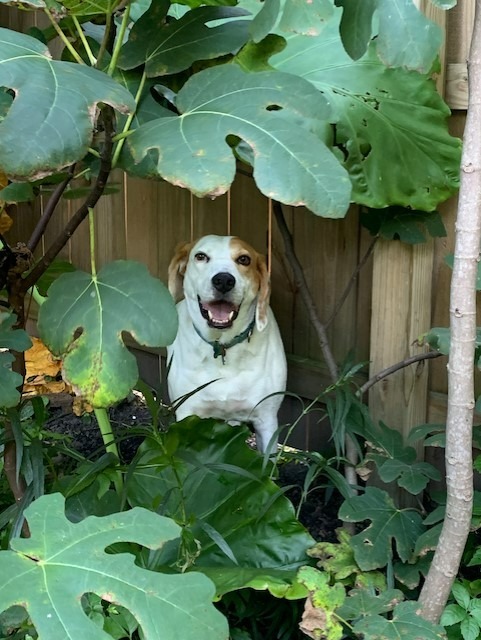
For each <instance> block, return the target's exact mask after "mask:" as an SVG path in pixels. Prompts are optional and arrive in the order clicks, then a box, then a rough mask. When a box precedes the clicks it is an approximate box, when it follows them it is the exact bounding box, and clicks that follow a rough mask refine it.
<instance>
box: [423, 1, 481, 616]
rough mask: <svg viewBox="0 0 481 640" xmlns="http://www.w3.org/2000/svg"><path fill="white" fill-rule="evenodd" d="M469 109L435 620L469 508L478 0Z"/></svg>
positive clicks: (480, 94) (428, 589)
mask: <svg viewBox="0 0 481 640" xmlns="http://www.w3.org/2000/svg"><path fill="white" fill-rule="evenodd" d="M468 88H469V93H468V111H467V116H466V126H465V129H464V136H463V153H462V157H461V182H460V190H459V205H458V212H457V216H456V224H455V234H456V241H455V249H454V264H453V273H452V278H451V290H450V301H449V307H450V309H449V315H450V329H451V346H450V351H449V362H448V413H447V419H446V450H445V462H446V490H447V500H446V515H445V518H444V522H443V527H442V530H441V534H440V536H439V541H438V544H437V547H436V551H435V553H434V557H433V560H432V563H431V566H430V568H429V572H428V575H427V576H426V581H425V583H424V585H423V588H422V590H421V593H420V596H419V605H420V609H421V611H420V613H421V615H422V616H423V617H424V618H426V619H427V620H430V621H431V622H437V621H438V620H439V618H440V616H441V613H442V612H443V610H444V607H445V606H446V602H447V600H448V598H449V594H450V591H451V587H452V584H453V582H454V579H455V577H456V574H457V573H458V571H459V566H460V563H461V560H462V557H463V551H464V548H465V544H466V540H467V537H468V535H469V531H470V527H471V515H472V507H473V463H472V428H473V413H474V355H475V349H476V278H477V270H478V260H479V246H480V240H481V140H480V137H481V135H480V134H481V126H480V122H481V3H480V2H479V0H478V1H477V2H475V14H474V28H473V37H472V40H471V47H470V51H469V56H468Z"/></svg>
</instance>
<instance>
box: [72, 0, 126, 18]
mask: <svg viewBox="0 0 481 640" xmlns="http://www.w3.org/2000/svg"><path fill="white" fill-rule="evenodd" d="M61 4H62V6H63V7H65V9H66V10H67V13H68V14H69V15H75V16H94V15H99V14H110V13H112V12H113V11H114V9H115V7H116V6H117V5H118V4H119V0H62V1H61Z"/></svg>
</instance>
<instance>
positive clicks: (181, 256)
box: [168, 242, 193, 302]
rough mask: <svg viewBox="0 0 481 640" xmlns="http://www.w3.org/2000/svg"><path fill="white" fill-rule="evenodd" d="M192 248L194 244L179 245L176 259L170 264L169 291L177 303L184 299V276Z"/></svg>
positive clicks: (176, 250)
mask: <svg viewBox="0 0 481 640" xmlns="http://www.w3.org/2000/svg"><path fill="white" fill-rule="evenodd" d="M192 246H193V243H192V242H181V243H180V244H178V245H177V247H176V249H175V253H174V257H173V258H172V260H171V261H170V264H169V282H168V284H169V291H170V293H171V295H172V297H173V298H174V300H175V302H178V301H179V300H181V299H182V298H183V297H184V274H185V270H186V268H187V261H188V260H189V254H190V250H191V249H192Z"/></svg>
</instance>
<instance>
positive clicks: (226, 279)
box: [212, 271, 235, 293]
mask: <svg viewBox="0 0 481 640" xmlns="http://www.w3.org/2000/svg"><path fill="white" fill-rule="evenodd" d="M212 285H213V286H214V289H216V290H217V291H219V292H220V293H227V292H228V291H231V289H233V288H234V287H235V278H234V276H233V275H232V274H231V273H227V272H224V271H221V272H220V273H216V274H215V276H213V278H212Z"/></svg>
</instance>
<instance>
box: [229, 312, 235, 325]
mask: <svg viewBox="0 0 481 640" xmlns="http://www.w3.org/2000/svg"><path fill="white" fill-rule="evenodd" d="M233 317H234V312H233V311H231V312H230V313H229V322H230V321H231V320H232V318H233Z"/></svg>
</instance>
